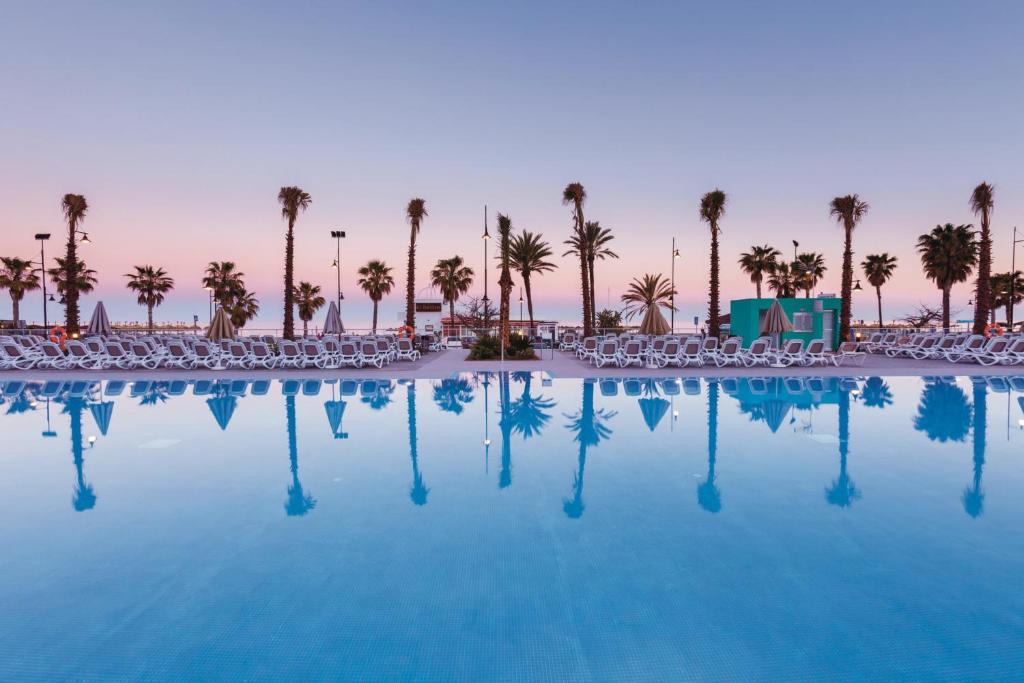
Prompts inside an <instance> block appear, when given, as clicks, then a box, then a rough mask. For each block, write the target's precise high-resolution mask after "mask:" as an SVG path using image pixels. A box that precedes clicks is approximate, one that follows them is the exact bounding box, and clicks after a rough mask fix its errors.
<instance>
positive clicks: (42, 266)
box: [14, 232, 50, 329]
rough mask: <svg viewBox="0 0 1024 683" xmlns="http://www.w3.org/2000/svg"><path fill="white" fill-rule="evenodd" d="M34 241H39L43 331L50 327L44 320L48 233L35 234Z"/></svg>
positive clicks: (16, 322)
mask: <svg viewBox="0 0 1024 683" xmlns="http://www.w3.org/2000/svg"><path fill="white" fill-rule="evenodd" d="M36 239H37V240H39V270H40V272H41V274H42V276H43V329H46V328H48V327H49V326H50V323H49V321H48V320H47V318H46V240H48V239H50V233H48V232H40V233H36ZM14 324H15V325H17V324H18V321H17V320H15V321H14Z"/></svg>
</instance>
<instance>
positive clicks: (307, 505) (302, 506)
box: [284, 396, 316, 517]
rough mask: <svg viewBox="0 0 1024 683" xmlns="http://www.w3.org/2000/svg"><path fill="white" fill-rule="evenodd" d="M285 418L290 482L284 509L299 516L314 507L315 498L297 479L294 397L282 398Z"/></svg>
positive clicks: (293, 515)
mask: <svg viewBox="0 0 1024 683" xmlns="http://www.w3.org/2000/svg"><path fill="white" fill-rule="evenodd" d="M284 407H285V418H286V421H287V429H288V461H289V469H290V470H291V474H292V483H291V484H289V485H288V498H287V499H285V502H284V511H285V514H287V515H288V516H289V517H301V516H302V515H305V514H306V513H308V512H309V511H310V510H312V509H313V508H315V507H316V499H315V498H314V497H313V496H312V495H310V494H309V493H307V492H306V491H305V490H303V488H302V482H301V481H299V445H298V434H297V433H296V432H297V430H296V423H295V397H294V396H286V397H285V399H284Z"/></svg>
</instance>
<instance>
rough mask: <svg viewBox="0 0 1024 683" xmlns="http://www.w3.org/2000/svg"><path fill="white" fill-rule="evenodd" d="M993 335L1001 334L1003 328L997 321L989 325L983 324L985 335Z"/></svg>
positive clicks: (1000, 335) (998, 335)
mask: <svg viewBox="0 0 1024 683" xmlns="http://www.w3.org/2000/svg"><path fill="white" fill-rule="evenodd" d="M993 335H995V336H997V337H1002V336H1003V328H1002V326H1001V325H1000V324H999V323H992V324H991V325H986V326H985V336H986V337H989V338H991V337H992V336H993Z"/></svg>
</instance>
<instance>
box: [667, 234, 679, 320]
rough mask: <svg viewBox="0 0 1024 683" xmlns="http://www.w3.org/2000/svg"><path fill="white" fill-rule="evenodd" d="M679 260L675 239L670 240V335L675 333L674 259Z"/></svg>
mask: <svg viewBox="0 0 1024 683" xmlns="http://www.w3.org/2000/svg"><path fill="white" fill-rule="evenodd" d="M677 258H679V250H678V249H676V238H675V237H673V238H672V294H670V295H669V299H668V303H669V309H668V311H669V315H670V316H671V317H672V334H675V333H676V259H677Z"/></svg>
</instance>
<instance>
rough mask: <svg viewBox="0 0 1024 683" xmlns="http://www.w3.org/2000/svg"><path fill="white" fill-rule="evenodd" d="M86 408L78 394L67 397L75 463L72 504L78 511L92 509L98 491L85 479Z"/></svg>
mask: <svg viewBox="0 0 1024 683" xmlns="http://www.w3.org/2000/svg"><path fill="white" fill-rule="evenodd" d="M84 409H85V401H84V400H83V399H82V398H79V397H77V396H69V397H67V398H66V399H65V403H64V412H66V413H67V414H68V415H69V416H70V417H71V455H72V458H73V460H74V463H75V480H76V483H75V495H74V496H73V497H72V499H71V505H72V506H73V507H74V508H75V510H76V511H77V512H83V511H85V510H91V509H93V508H94V507H96V493H95V492H94V491H93V489H92V484H90V483H88V482H87V481H86V480H85V473H84V471H83V466H84V465H85V457H84V449H83V446H82V411H83V410H84Z"/></svg>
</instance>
